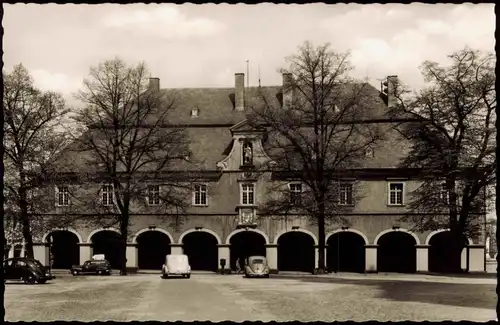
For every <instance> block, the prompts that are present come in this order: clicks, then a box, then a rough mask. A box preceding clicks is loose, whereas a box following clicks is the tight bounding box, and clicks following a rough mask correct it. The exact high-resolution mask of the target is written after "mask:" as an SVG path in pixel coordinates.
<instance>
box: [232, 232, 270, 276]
mask: <svg viewBox="0 0 500 325" xmlns="http://www.w3.org/2000/svg"><path fill="white" fill-rule="evenodd" d="M229 241H230V244H231V246H230V248H229V250H230V261H231V270H236V263H239V262H240V260H242V259H245V258H247V257H249V256H266V246H265V245H266V239H265V238H264V236H262V235H261V234H259V233H257V232H255V231H242V232H239V233H237V234H234V235H233V236H232V237H231V239H230V240H229Z"/></svg>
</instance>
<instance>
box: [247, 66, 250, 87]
mask: <svg viewBox="0 0 500 325" xmlns="http://www.w3.org/2000/svg"><path fill="white" fill-rule="evenodd" d="M249 62H250V61H249V60H247V87H250V81H249V80H248V79H249V76H250V72H249V70H248V63H249Z"/></svg>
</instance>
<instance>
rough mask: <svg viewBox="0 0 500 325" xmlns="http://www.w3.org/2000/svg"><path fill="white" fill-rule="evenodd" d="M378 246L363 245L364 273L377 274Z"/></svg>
mask: <svg viewBox="0 0 500 325" xmlns="http://www.w3.org/2000/svg"><path fill="white" fill-rule="evenodd" d="M377 250H378V245H365V272H366V273H377V272H378V271H377Z"/></svg>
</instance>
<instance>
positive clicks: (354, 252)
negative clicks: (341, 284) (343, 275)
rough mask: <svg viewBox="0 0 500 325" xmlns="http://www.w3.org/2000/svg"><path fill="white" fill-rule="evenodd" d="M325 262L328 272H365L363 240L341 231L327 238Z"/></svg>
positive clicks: (356, 235) (351, 233) (354, 234)
mask: <svg viewBox="0 0 500 325" xmlns="http://www.w3.org/2000/svg"><path fill="white" fill-rule="evenodd" d="M326 263H327V267H328V270H329V271H330V272H356V273H364V272H365V240H364V239H363V237H361V236H360V235H358V234H356V233H354V232H350V231H343V232H338V233H335V234H333V235H332V236H330V237H329V238H328V242H327V257H326Z"/></svg>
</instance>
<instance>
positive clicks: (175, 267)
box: [161, 254, 191, 279]
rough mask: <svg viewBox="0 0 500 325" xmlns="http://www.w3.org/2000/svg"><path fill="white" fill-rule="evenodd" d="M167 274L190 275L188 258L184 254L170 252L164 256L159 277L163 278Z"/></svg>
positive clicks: (188, 276) (167, 275)
mask: <svg viewBox="0 0 500 325" xmlns="http://www.w3.org/2000/svg"><path fill="white" fill-rule="evenodd" d="M169 276H183V277H185V278H188V279H189V278H190V277H191V266H190V265H189V259H188V257H187V255H184V254H170V255H167V256H166V257H165V264H163V266H162V268H161V277H162V278H163V279H166V278H168V277H169Z"/></svg>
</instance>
